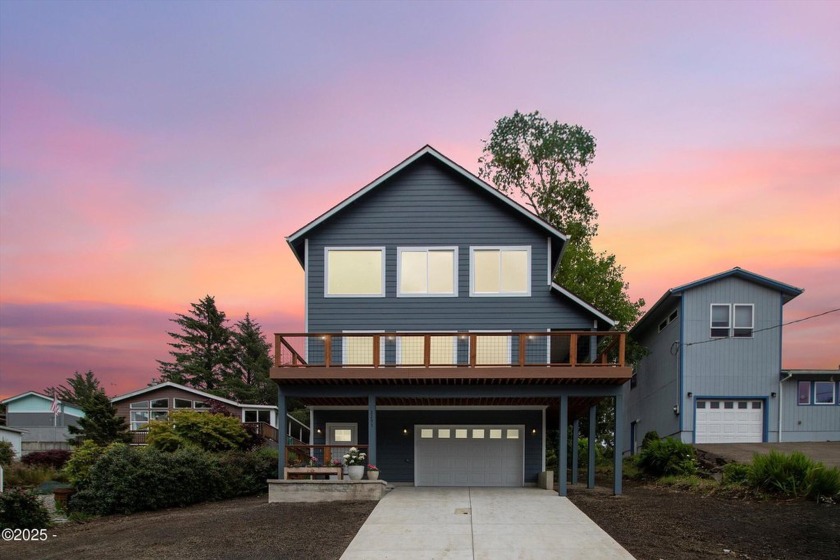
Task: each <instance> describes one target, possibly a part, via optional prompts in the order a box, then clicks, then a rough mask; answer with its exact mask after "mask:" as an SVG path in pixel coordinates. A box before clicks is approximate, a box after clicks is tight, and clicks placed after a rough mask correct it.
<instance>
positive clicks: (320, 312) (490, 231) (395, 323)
mask: <svg viewBox="0 0 840 560" xmlns="http://www.w3.org/2000/svg"><path fill="white" fill-rule="evenodd" d="M547 237H548V235H547V233H546V232H545V231H544V230H542V229H541V228H540V227H538V226H537V225H536V224H534V223H531V222H529V221H528V220H527V219H525V218H523V217H522V216H519V215H517V214H516V213H515V212H513V211H512V210H511V209H510V208H506V207H504V206H503V205H502V204H501V203H499V201H497V200H494V199H493V198H492V197H491V196H489V195H488V194H487V193H483V192H481V191H480V190H478V189H476V188H475V186H474V185H470V184H467V183H465V181H464V179H463V178H462V177H460V176H457V175H456V174H454V173H453V172H452V171H451V170H449V169H447V168H446V167H444V166H442V165H440V164H439V163H436V162H434V161H432V160H421V161H419V162H417V163H416V164H415V165H413V166H411V167H409V168H408V169H406V170H404V171H403V172H402V173H400V174H398V175H397V176H395V177H394V178H392V179H391V180H389V181H388V182H386V183H384V184H382V185H380V186H379V187H378V188H377V189H376V190H375V191H373V192H372V193H371V194H370V195H368V196H366V197H363V198H362V199H360V200H359V201H357V202H356V203H354V204H352V205H350V206H349V207H347V208H346V209H344V210H343V211H342V212H340V213H338V214H337V215H335V216H333V217H332V218H331V219H329V220H327V221H326V222H325V223H324V224H323V225H321V226H319V227H318V228H316V229H315V230H314V231H313V232H311V234H310V236H309V271H308V277H309V286H308V306H309V308H308V328H309V331H310V332H319V331H320V332H335V331H342V330H367V329H370V330H387V331H398V330H469V329H484V330H492V329H505V330H507V329H511V330H518V331H525V330H545V329H549V328H566V329H589V328H591V327H592V320H593V317H592V316H591V315H590V314H588V313H587V312H585V311H583V310H582V309H581V308H580V307H579V306H577V305H575V304H569V303H568V302H567V301H566V300H564V298H561V297H559V296H557V295H556V294H552V293H551V292H550V289H549V286H548V277H547V275H548V259H549V258H550V256H549V255H548V246H547ZM435 245H440V246H457V247H458V297H457V298H453V297H446V298H435V297H421V298H405V297H402V298H397V297H396V294H397V247H410V246H420V247H425V246H435ZM480 245H494V246H495V245H500V246H504V245H525V246H530V247H531V296H530V297H477V298H476V297H472V298H471V297H469V292H470V284H469V273H470V246H480ZM333 246H336V247H340V246H384V247H385V248H386V255H385V281H386V285H385V288H386V291H385V294H386V297H383V298H325V297H324V248H325V247H333Z"/></svg>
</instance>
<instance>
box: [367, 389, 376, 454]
mask: <svg viewBox="0 0 840 560" xmlns="http://www.w3.org/2000/svg"><path fill="white" fill-rule="evenodd" d="M367 462H368V464H371V465H375V464H376V396H375V395H368V458H367Z"/></svg>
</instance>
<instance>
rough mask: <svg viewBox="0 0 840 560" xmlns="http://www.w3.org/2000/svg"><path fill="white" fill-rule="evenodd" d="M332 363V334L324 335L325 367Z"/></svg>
mask: <svg viewBox="0 0 840 560" xmlns="http://www.w3.org/2000/svg"><path fill="white" fill-rule="evenodd" d="M331 365H332V336H330V335H326V336H324V367H330V366H331Z"/></svg>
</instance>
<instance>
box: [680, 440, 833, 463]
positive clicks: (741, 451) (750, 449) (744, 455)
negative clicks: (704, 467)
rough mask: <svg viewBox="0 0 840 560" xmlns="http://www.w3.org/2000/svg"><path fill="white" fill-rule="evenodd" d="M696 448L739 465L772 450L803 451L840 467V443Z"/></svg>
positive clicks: (725, 444) (787, 443)
mask: <svg viewBox="0 0 840 560" xmlns="http://www.w3.org/2000/svg"><path fill="white" fill-rule="evenodd" d="M694 447H696V448H697V449H702V450H703V451H707V452H709V453H712V454H714V455H718V456H720V457H723V458H724V459H729V460H731V461H737V462H739V463H749V462H751V461H752V458H753V455H755V454H756V453H759V454H762V455H764V454H767V453H770V451H771V450H775V451H779V452H781V453H792V452H793V451H801V452H802V453H804V454H805V455H807V456H808V457H810V458H811V459H813V460H815V461H819V462H820V463H822V464H824V465H825V466H827V467H840V441H821V442H802V443H795V442H782V443H698V444H695V446H694Z"/></svg>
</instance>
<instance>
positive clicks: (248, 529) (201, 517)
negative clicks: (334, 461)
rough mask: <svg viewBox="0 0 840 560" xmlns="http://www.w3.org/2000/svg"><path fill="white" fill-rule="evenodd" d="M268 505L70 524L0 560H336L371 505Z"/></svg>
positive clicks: (10, 546)
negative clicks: (135, 559) (173, 559)
mask: <svg viewBox="0 0 840 560" xmlns="http://www.w3.org/2000/svg"><path fill="white" fill-rule="evenodd" d="M267 502H268V499H267V497H266V496H265V495H263V496H256V497H252V498H240V499H236V500H228V501H224V502H216V503H209V504H201V505H197V506H192V507H189V508H183V509H169V510H163V511H157V512H148V513H139V514H135V515H131V516H110V517H104V518H101V519H96V520H94V521H91V522H89V523H68V524H65V525H59V526H56V527H53V528H52V529H49V530H48V531H47V532H48V535H49V537H48V539H47V541H46V542H28V543H21V542H0V558H3V559H4V560H5V559H10V560H11V559H13V558H14V559H20V560H24V559H28V558H32V559H43V560H49V559H52V558H54V559H58V560H67V559H73V560H77V559H86V558H91V559H96V560H112V559H113V560H125V559H126V558H149V559H155V560H161V559H167V558H184V559H191V558H195V559H201V560H210V559H214V558H225V559H237V558H242V559H243V560H254V559H255V558H280V559H284V560H286V559H289V560H293V559H298V558H300V559H306V560H319V559H323V560H336V559H337V558H339V557H340V556H341V555H342V554H343V553H344V550H345V549H346V548H347V546H348V545H349V544H350V541H351V540H353V537H354V536H355V535H356V533H357V532H358V530H359V528H360V527H361V526H362V524H363V523H364V522H365V520H366V519H367V517H368V515H369V514H370V512H371V511H372V510H373V508H374V506H375V505H376V503H375V502H334V503H329V504H269V503H267Z"/></svg>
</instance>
